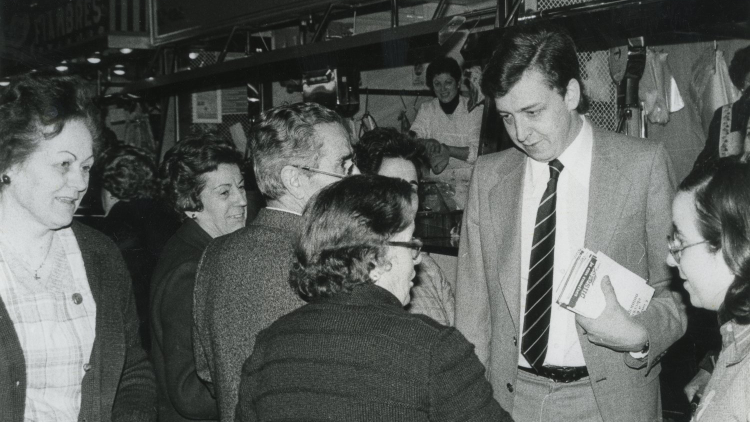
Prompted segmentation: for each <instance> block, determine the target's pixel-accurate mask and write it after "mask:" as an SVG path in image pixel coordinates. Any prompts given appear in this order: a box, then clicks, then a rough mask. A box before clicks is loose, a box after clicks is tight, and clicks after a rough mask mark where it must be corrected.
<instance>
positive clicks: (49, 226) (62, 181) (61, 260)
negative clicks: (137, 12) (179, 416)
mask: <svg viewBox="0 0 750 422" xmlns="http://www.w3.org/2000/svg"><path fill="white" fill-rule="evenodd" d="M100 132H101V130H100V126H99V112H98V110H97V109H96V107H95V106H94V104H93V102H92V92H91V90H89V89H88V87H87V86H85V85H84V83H83V81H81V80H80V79H78V78H73V77H44V76H37V75H29V76H23V77H20V78H18V79H17V80H15V81H12V82H11V84H10V86H8V87H7V88H6V89H5V90H4V91H3V92H2V94H0V182H1V183H0V266H2V267H3V269H2V271H0V299H1V301H0V409H2V411H1V412H2V415H3V420H8V421H18V422H21V421H26V420H39V421H52V420H90V421H113V420H117V421H152V420H154V419H155V416H156V415H155V414H156V411H155V385H154V374H153V370H152V368H151V364H150V363H149V362H148V360H147V358H146V354H145V352H144V350H143V349H142V348H141V342H140V340H139V338H138V319H137V317H136V313H135V306H134V304H133V291H132V285H131V281H130V277H129V276H128V271H127V268H126V267H125V263H124V262H123V260H122V257H121V255H120V252H119V251H118V249H117V247H116V246H115V245H114V244H113V243H112V241H111V240H110V239H108V238H107V237H106V236H104V235H102V234H101V233H99V232H97V231H95V230H92V229H90V228H88V227H86V226H83V225H81V224H79V223H77V222H74V221H73V214H74V213H75V211H76V209H77V208H78V206H79V204H80V202H81V199H82V198H83V196H84V194H85V193H86V190H87V189H88V183H89V171H90V170H91V166H92V165H93V162H94V156H95V153H96V150H97V149H98V143H99V137H100Z"/></svg>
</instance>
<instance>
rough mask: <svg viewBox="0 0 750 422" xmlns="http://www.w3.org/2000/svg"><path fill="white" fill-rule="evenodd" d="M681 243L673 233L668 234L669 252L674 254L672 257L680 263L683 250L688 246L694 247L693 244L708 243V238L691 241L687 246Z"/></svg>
mask: <svg viewBox="0 0 750 422" xmlns="http://www.w3.org/2000/svg"><path fill="white" fill-rule="evenodd" d="M679 243H680V242H679V241H678V240H677V239H675V237H674V235H673V234H668V235H667V247H668V248H669V253H670V254H672V258H673V259H674V262H676V263H678V264H679V263H680V256H681V255H682V251H684V250H685V249H687V248H692V247H693V246H697V245H700V244H703V243H708V240H703V241H701V242H695V243H691V244H689V245H685V246H680V244H679Z"/></svg>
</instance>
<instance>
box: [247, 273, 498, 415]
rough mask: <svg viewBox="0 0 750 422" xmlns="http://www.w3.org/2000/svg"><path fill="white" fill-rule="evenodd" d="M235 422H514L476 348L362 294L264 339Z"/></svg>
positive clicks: (374, 295)
mask: <svg viewBox="0 0 750 422" xmlns="http://www.w3.org/2000/svg"><path fill="white" fill-rule="evenodd" d="M237 420H238V421H242V422H250V421H272V420H284V421H303V420H305V421H309V420H326V421H347V422H348V421H409V422H418V421H459V420H460V421H493V422H495V421H510V420H511V419H510V416H508V414H507V413H506V412H505V411H503V410H502V409H501V408H500V405H499V404H498V403H497V402H496V401H495V400H494V399H493V398H492V387H491V386H490V384H489V382H488V381H487V380H486V379H485V378H484V367H483V366H482V364H481V363H479V360H478V359H477V357H476V355H475V354H474V352H473V346H472V345H471V344H470V343H469V342H468V341H467V340H466V339H465V338H464V337H463V335H461V334H460V333H459V332H458V331H456V330H455V329H454V328H449V327H445V326H443V325H440V324H438V323H436V322H435V321H433V320H432V319H430V318H428V317H425V316H422V315H413V314H409V313H407V312H406V311H405V310H404V309H403V307H402V306H401V303H400V302H399V301H398V299H396V297H395V296H393V295H392V294H391V293H390V292H388V291H386V290H384V289H382V288H380V287H377V286H375V285H371V284H367V285H358V286H356V287H355V288H354V289H353V291H352V292H351V293H338V294H335V295H334V296H333V297H331V298H327V299H322V300H319V301H315V302H312V303H310V304H308V305H305V306H304V307H302V308H300V309H298V310H296V311H294V312H292V313H290V314H287V315H285V316H284V317H282V318H280V319H279V320H278V321H276V322H275V323H274V324H273V325H271V326H270V327H269V328H268V329H266V330H263V331H262V332H261V333H260V334H259V335H258V339H257V341H256V343H255V350H254V352H253V354H252V356H251V357H250V359H248V360H247V361H246V362H245V365H244V367H243V369H242V381H241V385H240V402H239V404H238V406H237Z"/></svg>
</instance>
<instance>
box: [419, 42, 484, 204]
mask: <svg viewBox="0 0 750 422" xmlns="http://www.w3.org/2000/svg"><path fill="white" fill-rule="evenodd" d="M426 76H427V81H426V82H427V86H428V87H429V88H430V90H431V91H432V92H433V93H434V94H435V98H434V99H432V100H430V101H428V102H426V103H424V104H422V105H421V106H420V107H419V111H418V112H417V117H415V118H414V123H413V124H412V125H411V129H410V130H411V133H412V134H413V135H414V136H415V137H416V138H419V139H420V142H421V143H423V144H424V145H425V148H426V149H427V153H428V155H429V157H430V166H431V168H432V172H433V173H434V174H435V176H434V178H436V179H437V180H439V181H442V182H445V183H448V184H450V185H451V186H453V187H454V188H455V190H456V193H455V200H456V204H457V205H458V208H460V209H463V206H464V203H465V202H466V198H467V196H468V187H469V179H470V178H471V170H472V168H473V164H474V161H476V159H477V154H478V152H479V134H480V131H481V129H482V113H483V107H481V106H480V107H476V108H475V109H473V110H469V107H468V99H467V98H466V97H463V96H461V94H460V92H461V83H462V80H463V79H462V78H461V67H460V66H459V65H458V62H456V60H455V59H453V58H450V57H441V58H438V59H436V60H434V61H433V62H432V63H430V65H429V66H427V75H426Z"/></svg>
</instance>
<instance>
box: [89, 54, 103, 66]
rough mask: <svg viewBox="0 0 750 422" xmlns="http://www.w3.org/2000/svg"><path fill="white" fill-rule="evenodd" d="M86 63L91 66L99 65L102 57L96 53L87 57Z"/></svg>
mask: <svg viewBox="0 0 750 422" xmlns="http://www.w3.org/2000/svg"><path fill="white" fill-rule="evenodd" d="M86 61H87V62H89V63H91V64H97V63H101V61H102V55H101V54H99V52H98V51H97V52H96V53H94V54H92V55H91V56H89V57H87V58H86Z"/></svg>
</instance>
